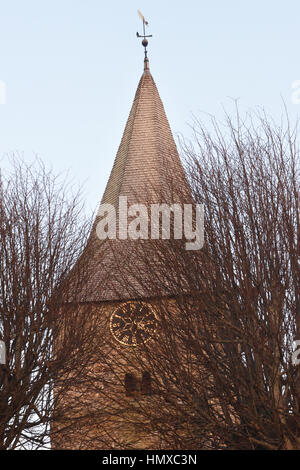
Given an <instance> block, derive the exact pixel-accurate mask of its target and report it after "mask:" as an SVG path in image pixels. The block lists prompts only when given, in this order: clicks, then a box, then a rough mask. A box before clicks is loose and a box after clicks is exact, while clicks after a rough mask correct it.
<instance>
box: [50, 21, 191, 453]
mask: <svg viewBox="0 0 300 470" xmlns="http://www.w3.org/2000/svg"><path fill="white" fill-rule="evenodd" d="M143 26H144V34H143V35H142V36H140V37H142V38H143V41H142V44H143V46H144V52H145V58H144V70H143V73H142V76H141V79H140V81H139V84H138V87H137V90H136V94H135V97H134V101H133V104H132V107H131V111H130V114H129V117H128V120H127V123H126V126H125V130H124V133H123V137H122V140H121V143H120V146H119V149H118V152H117V155H116V157H115V161H114V164H113V167H112V170H111V174H110V177H109V180H108V182H107V186H106V189H105V191H104V194H103V197H102V201H101V205H102V207H103V204H105V205H110V207H113V208H114V209H115V214H116V221H117V222H116V233H117V234H118V233H119V237H118V236H117V237H116V239H114V238H113V237H112V239H109V240H100V239H99V236H98V235H99V233H98V232H99V225H98V224H99V220H100V219H101V217H100V215H99V214H98V216H97V217H96V220H95V222H94V225H93V228H92V231H91V235H90V238H89V241H88V244H87V247H86V250H85V252H84V254H83V256H82V258H81V259H80V260H79V262H78V265H84V266H85V270H86V271H85V274H84V276H82V275H81V276H80V282H78V284H80V287H78V288H76V289H75V288H74V281H72V282H70V283H71V284H72V289H70V291H71V294H70V295H69V298H68V300H67V301H66V302H65V307H66V308H69V309H74V308H76V309H77V311H79V312H82V314H84V311H85V309H87V308H90V309H92V311H93V313H94V315H95V317H96V318H97V320H98V321H99V325H100V326H99V337H98V338H97V339H95V341H97V342H98V344H99V356H98V359H97V360H96V361H95V363H94V364H93V365H91V369H92V371H91V373H92V375H93V377H94V379H93V380H94V381H93V390H90V391H88V393H85V405H83V404H82V403H81V405H80V409H78V410H76V415H78V416H79V415H81V416H85V417H86V419H85V418H83V421H84V424H82V423H81V424H80V426H79V427H78V428H76V426H73V425H72V426H70V428H68V429H67V431H65V432H64V433H61V434H60V435H59V434H58V435H57V436H56V437H55V439H53V441H54V446H55V447H56V448H73V449H80V448H83V449H95V448H96V449H97V448H98V449H101V448H104V449H109V448H127V449H129V448H158V446H159V442H158V441H159V436H158V437H157V440H153V437H151V439H148V435H147V424H146V418H145V416H143V412H142V409H143V407H145V406H155V402H154V401H153V400H155V397H154V393H153V392H154V388H155V385H154V383H153V381H152V377H151V373H150V372H149V368H148V366H147V357H144V356H143V351H142V345H143V344H144V343H146V342H147V343H148V342H150V341H151V340H152V336H153V335H155V334H156V331H157V323H158V322H159V308H160V307H159V305H161V301H162V299H166V301H167V302H170V300H169V299H170V298H171V297H172V292H168V283H167V282H164V280H163V279H162V280H161V282H160V283H159V287H156V286H155V285H154V283H153V282H152V280H153V269H156V267H155V263H156V262H157V260H156V258H155V253H154V252H153V250H152V249H148V247H149V244H148V242H147V240H131V239H128V237H127V238H126V237H124V236H120V233H121V232H120V230H121V229H122V230H123V235H124V227H121V225H122V223H121V222H120V220H121V218H122V215H123V214H121V212H122V211H124V207H125V208H126V210H128V208H129V206H130V205H132V204H144V205H145V206H146V207H149V206H150V204H161V203H165V204H172V203H174V202H182V194H183V188H185V189H184V193H185V195H186V200H188V199H190V190H189V187H188V184H187V181H186V177H185V172H184V169H183V167H182V164H181V161H180V158H179V155H178V152H177V149H176V144H175V142H174V138H173V136H172V132H171V129H170V126H169V123H168V120H167V117H166V114H165V111H164V107H163V104H162V101H161V98H160V96H159V93H158V90H157V87H156V84H155V82H154V79H153V77H152V75H151V72H150V67H149V59H148V56H147V44H148V42H147V36H146V35H145V21H144V20H143ZM178 188H180V193H179V190H178ZM100 207H101V206H100ZM104 207H108V206H104ZM102 215H103V214H102ZM131 216H132V214H131ZM120 217H121V218H120ZM127 222H128V223H129V222H130V214H127ZM126 230H127V228H126V227H125V231H126ZM138 273H139V274H141V273H143V274H142V275H140V276H138V275H137V274H138ZM76 282H77V281H76ZM75 291H76V294H75V293H74V292H75ZM79 387H80V386H79ZM75 388H76V387H75ZM77 392H78V390H77V391H75V392H74V396H77ZM89 392H90V393H89ZM71 401H72V400H71V399H70V398H66V399H65V401H64V406H65V408H66V409H67V410H68V412H67V413H72V412H71V411H70V410H71V409H72V405H71ZM83 408H85V409H83Z"/></svg>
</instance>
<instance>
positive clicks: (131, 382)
mask: <svg viewBox="0 0 300 470" xmlns="http://www.w3.org/2000/svg"><path fill="white" fill-rule="evenodd" d="M125 391H126V396H127V397H135V396H136V394H137V391H138V381H137V378H136V377H135V375H134V374H125Z"/></svg>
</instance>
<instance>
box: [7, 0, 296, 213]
mask: <svg viewBox="0 0 300 470" xmlns="http://www.w3.org/2000/svg"><path fill="white" fill-rule="evenodd" d="M137 9H140V10H141V11H142V12H143V14H144V15H145V17H146V19H148V21H149V29H148V31H149V33H152V34H153V39H152V40H151V41H150V45H149V57H150V68H151V71H152V74H153V76H154V79H155V81H156V83H157V85H158V89H159V92H160V95H161V98H162V100H163V102H164V105H165V108H166V112H167V115H168V118H169V121H170V124H171V127H172V130H173V133H174V134H175V135H176V133H183V134H186V135H189V133H190V130H189V126H188V122H191V120H192V118H191V116H192V113H194V114H196V115H200V113H201V112H202V111H204V112H206V113H211V114H215V115H217V116H218V117H221V116H222V115H223V110H222V106H225V107H228V106H229V107H230V106H231V105H232V102H231V99H230V98H239V103H240V106H241V108H242V109H248V108H255V107H256V106H263V107H264V108H265V109H266V110H267V111H268V112H269V113H270V114H272V115H273V116H274V117H275V118H276V119H279V118H280V116H281V113H282V98H283V99H284V100H285V102H286V104H287V108H288V111H289V113H290V115H291V117H292V119H295V118H296V115H297V114H299V111H300V104H298V105H297V104H292V101H291V95H292V88H291V85H292V83H293V82H294V81H295V80H300V60H299V56H300V2H299V0H285V1H278V0H261V1H258V0H251V1H245V0H243V1H241V0H239V1H238V0H210V1H205V2H204V1H201V0H198V1H196V0H186V1H183V0H180V1H179V0H172V1H158V0H151V1H150V0H148V1H145V0H126V1H121V0H116V1H114V0H111V1H110V2H109V1H105V2H103V1H101V0H59V1H58V0H51V1H50V0H43V1H41V0H26V1H24V0H10V1H9V2H8V1H3V0H0V80H1V81H4V82H5V83H6V88H7V103H6V104H5V105H0V155H3V154H5V153H6V152H12V151H19V152H24V157H25V158H26V159H27V160H31V159H32V158H33V155H34V153H38V154H39V155H40V156H41V157H42V159H43V160H44V161H45V162H46V164H48V165H51V166H52V167H53V169H54V170H55V171H61V170H65V169H69V170H70V174H71V176H72V177H73V180H74V181H76V182H79V183H85V194H86V199H87V202H88V205H89V207H91V208H93V209H94V208H95V207H96V205H97V204H98V202H99V201H100V199H101V195H102V193H103V190H104V187H105V183H106V181H107V178H108V176H109V173H110V169H111V167H112V164H113V160H114V157H115V154H116V151H117V148H118V145H119V143H120V139H121V135H122V132H123V129H124V126H125V123H126V119H127V116H128V113H129V110H130V107H131V104H132V100H133V97H134V93H135V90H136V87H137V84H138V81H139V78H140V75H141V73H142V68H143V48H142V46H141V45H140V41H139V40H137V38H136V36H135V34H136V31H137V30H141V22H140V20H139V18H138V16H137ZM203 117H204V118H205V114H203Z"/></svg>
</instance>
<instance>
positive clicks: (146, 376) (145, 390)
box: [141, 372, 152, 395]
mask: <svg viewBox="0 0 300 470" xmlns="http://www.w3.org/2000/svg"><path fill="white" fill-rule="evenodd" d="M141 394H142V395H151V394H152V384H151V375H150V373H149V372H144V373H143V377H142V385H141Z"/></svg>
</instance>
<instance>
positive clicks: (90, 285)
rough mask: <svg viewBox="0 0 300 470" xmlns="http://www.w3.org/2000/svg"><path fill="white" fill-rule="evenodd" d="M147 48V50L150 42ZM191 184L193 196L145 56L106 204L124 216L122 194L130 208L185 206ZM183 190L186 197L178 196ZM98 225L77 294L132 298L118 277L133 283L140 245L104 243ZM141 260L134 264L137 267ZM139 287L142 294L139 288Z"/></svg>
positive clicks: (96, 298) (93, 299) (94, 297)
mask: <svg viewBox="0 0 300 470" xmlns="http://www.w3.org/2000/svg"><path fill="white" fill-rule="evenodd" d="M143 46H144V47H145V49H146V43H145V42H144V41H143ZM185 186H186V188H187V191H186V194H188V193H189V188H188V185H187V182H186V177H185V172H184V170H183V167H182V164H181V162H180V158H179V155H178V152H177V149H176V145H175V141H174V138H173V136H172V132H171V129H170V126H169V123H168V120H167V117H166V114H165V111H164V107H163V104H162V101H161V99H160V96H159V93H158V90H157V87H156V84H155V82H154V80H153V77H152V75H151V73H150V69H149V60H148V56H147V53H145V59H144V72H143V74H142V77H141V79H140V82H139V84H138V88H137V91H136V94H135V98H134V101H133V105H132V108H131V111H130V114H129V118H128V120H127V123H126V126H125V130H124V133H123V137H122V140H121V143H120V146H119V149H118V152H117V155H116V157H115V161H114V164H113V168H112V170H111V174H110V177H109V180H108V183H107V186H106V189H105V191H104V194H103V197H102V201H101V204H111V205H113V206H114V207H115V209H116V213H117V218H118V213H119V198H120V196H126V197H127V201H128V205H130V204H135V203H144V204H146V205H147V206H149V204H150V203H161V202H166V203H173V202H181V203H183V202H184V201H183V200H182V189H183V188H184V187H185ZM178 188H180V194H178V198H177V196H176V190H177V189H178ZM186 201H187V199H186ZM97 222H98V218H96V220H95V223H94V227H93V230H92V233H91V237H90V241H89V243H88V246H87V249H86V252H85V256H84V258H85V260H86V261H87V265H88V275H86V276H85V279H86V282H85V285H84V286H81V289H80V294H79V292H78V293H77V294H78V295H79V296H80V300H79V301H84V302H85V301H90V302H98V301H106V300H117V299H120V298H126V297H130V294H128V293H125V292H124V291H122V289H120V287H114V286H115V285H116V284H117V281H118V279H122V280H123V281H124V279H127V280H126V281H125V284H126V285H129V284H130V282H129V277H130V263H129V261H128V260H129V259H130V258H131V260H132V258H133V257H134V256H136V252H135V254H131V252H132V253H133V252H134V251H135V249H136V246H135V243H134V242H133V241H132V240H121V241H120V240H111V241H110V243H108V244H105V243H103V241H101V240H99V239H98V238H97V235H96V226H97ZM120 244H121V245H120ZM108 245H110V248H109V249H108ZM145 249H146V246H145ZM124 253H126V261H125V259H124V256H125V255H124ZM131 262H133V261H131ZM139 262H140V261H139V260H136V259H135V261H134V263H135V264H136V263H139ZM125 271H126V272H125ZM130 281H131V279H130ZM83 287H84V288H83ZM135 288H136V290H138V288H137V286H135ZM144 295H146V294H145V293H143V292H141V297H142V296H144Z"/></svg>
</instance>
